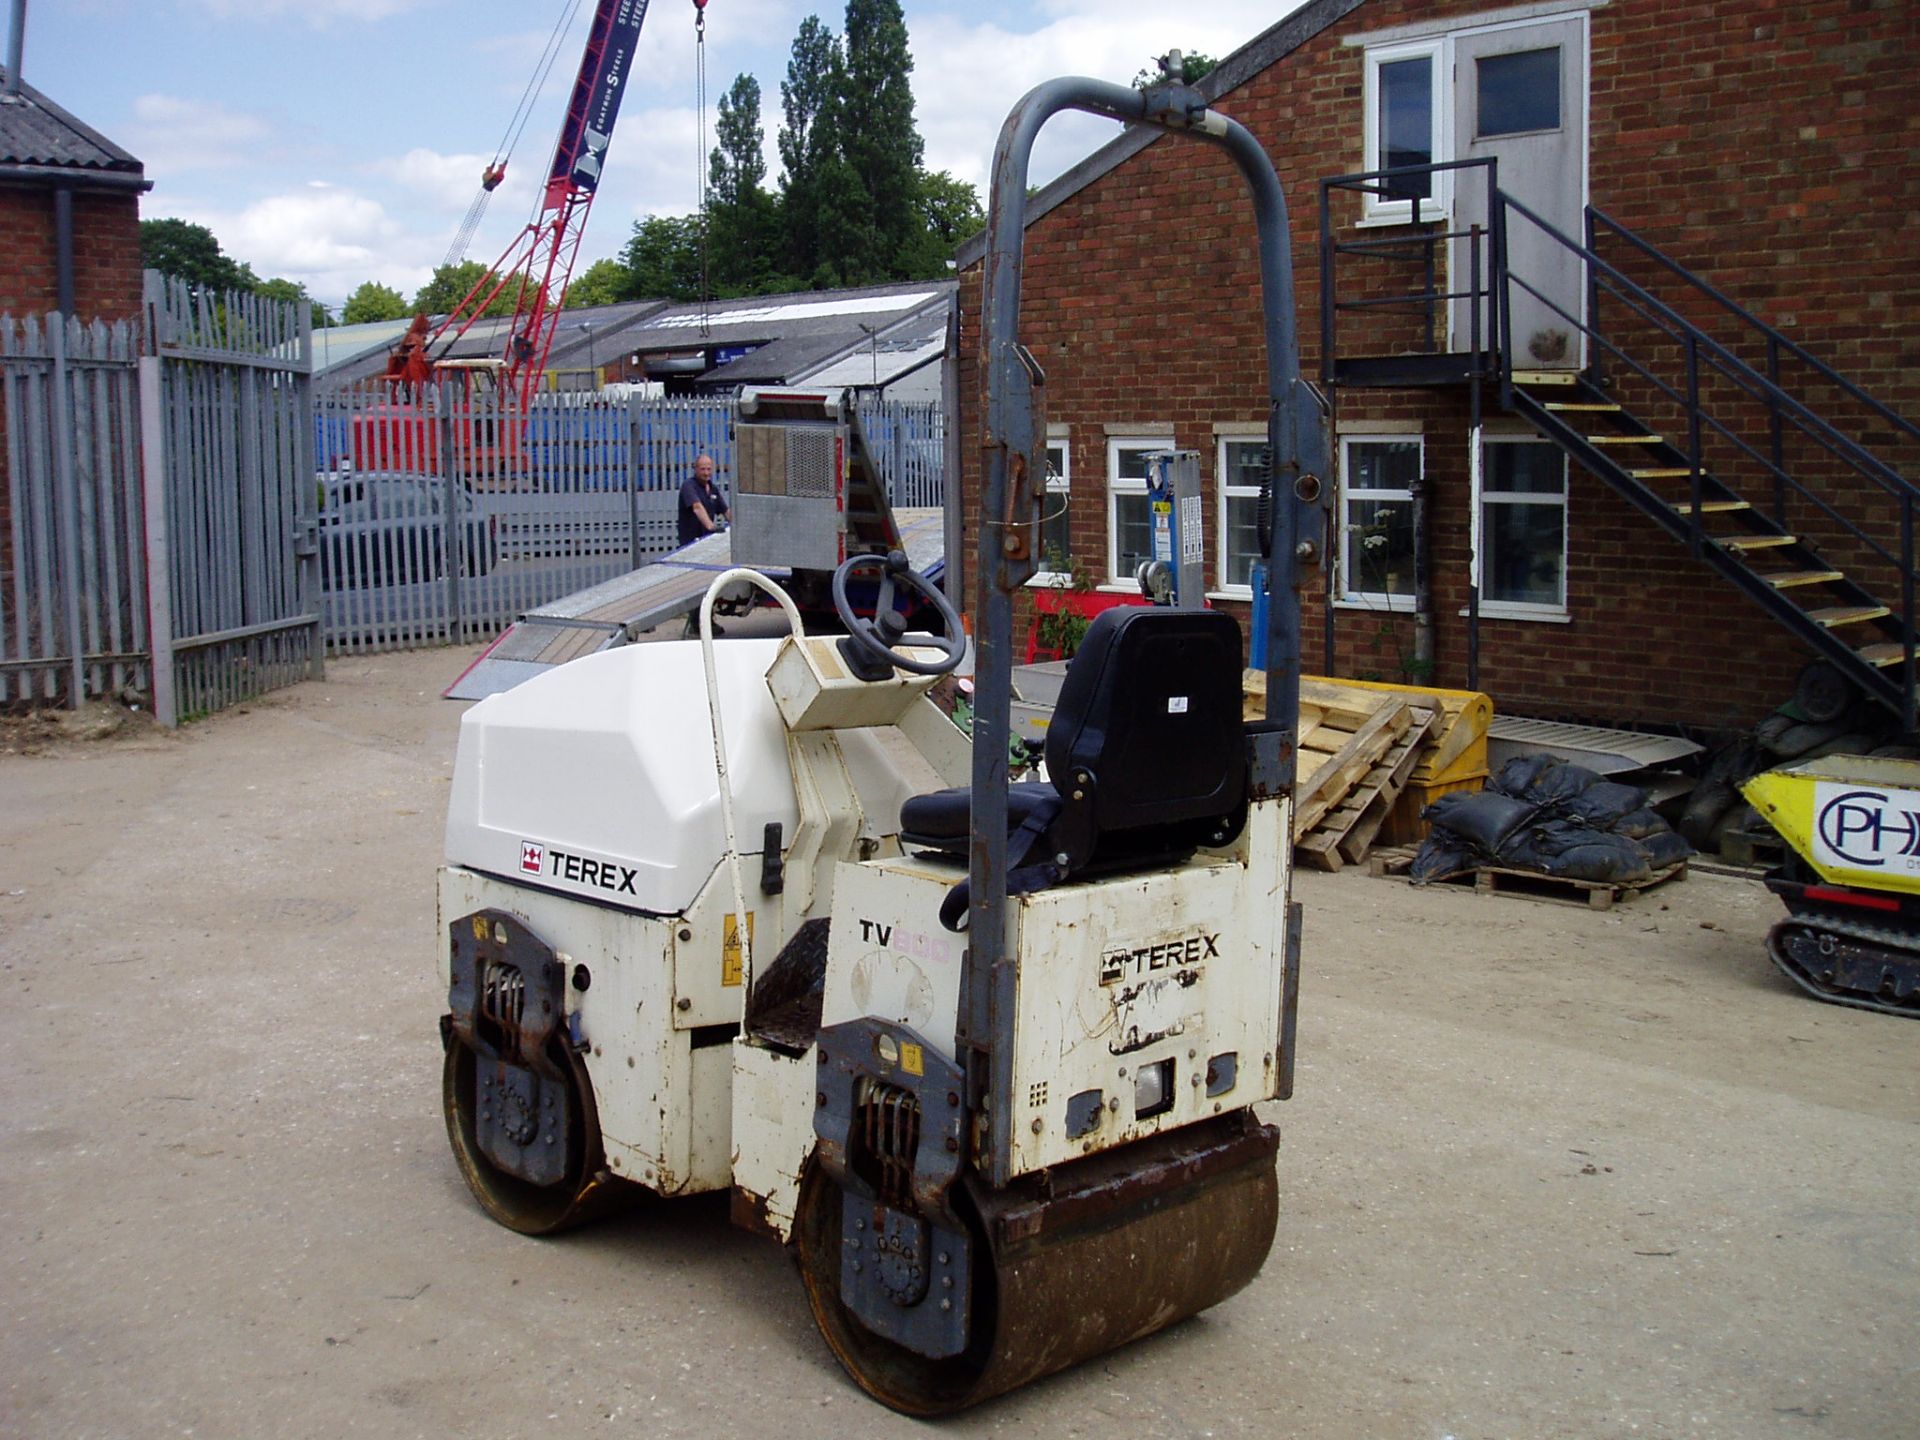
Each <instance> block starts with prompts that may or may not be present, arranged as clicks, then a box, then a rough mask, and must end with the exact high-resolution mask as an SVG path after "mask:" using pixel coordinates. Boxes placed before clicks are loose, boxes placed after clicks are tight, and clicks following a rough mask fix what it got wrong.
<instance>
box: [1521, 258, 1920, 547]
mask: <svg viewBox="0 0 1920 1440" xmlns="http://www.w3.org/2000/svg"><path fill="white" fill-rule="evenodd" d="M1507 279H1508V281H1509V282H1510V283H1512V284H1515V285H1518V286H1519V287H1520V288H1521V289H1523V290H1525V291H1526V292H1527V293H1528V294H1529V295H1531V296H1533V297H1534V298H1535V299H1536V300H1538V301H1540V303H1541V304H1543V305H1545V306H1546V307H1547V309H1549V310H1551V311H1552V312H1553V313H1554V314H1556V315H1558V316H1559V317H1560V318H1561V319H1563V320H1565V321H1567V322H1568V323H1570V324H1571V325H1573V326H1574V328H1576V329H1578V330H1580V331H1581V332H1582V333H1583V334H1585V335H1587V336H1588V337H1589V338H1590V339H1591V340H1593V342H1594V343H1595V344H1597V345H1599V346H1600V347H1601V348H1603V349H1604V350H1605V351H1606V352H1607V354H1609V355H1610V356H1612V357H1613V358H1614V359H1616V360H1617V361H1619V363H1621V364H1622V365H1625V366H1626V367H1627V368H1628V369H1629V370H1631V371H1632V372H1633V373H1634V374H1635V375H1637V376H1639V377H1640V378H1641V379H1642V380H1644V381H1646V382H1647V384H1649V385H1651V386H1652V387H1653V388H1654V389H1655V390H1657V391H1659V392H1660V393H1661V394H1662V395H1665V396H1666V397H1667V399H1669V400H1671V401H1672V402H1673V403H1674V404H1676V405H1678V406H1680V407H1681V408H1682V409H1683V410H1686V411H1688V412H1689V414H1690V415H1693V416H1695V417H1697V421H1698V423H1700V424H1704V425H1707V426H1709V427H1710V428H1711V429H1712V430H1713V431H1714V432H1715V433H1716V434H1718V435H1719V436H1720V437H1721V438H1722V439H1724V440H1725V441H1726V442H1727V443H1728V444H1729V445H1731V446H1733V447H1734V449H1736V450H1738V451H1739V452H1741V453H1742V454H1744V455H1745V456H1746V457H1747V458H1748V459H1750V460H1752V461H1754V462H1755V463H1756V464H1758V465H1759V466H1760V467H1761V468H1762V469H1763V470H1766V471H1767V472H1768V473H1770V474H1771V475H1772V476H1773V477H1774V479H1775V480H1776V481H1779V482H1782V483H1784V484H1785V485H1787V486H1789V487H1790V488H1791V489H1792V490H1793V492H1794V493H1795V494H1796V495H1798V496H1799V497H1800V498H1801V500H1803V501H1804V502H1806V503H1807V504H1809V505H1811V506H1813V508H1814V509H1816V510H1818V511H1819V512H1820V513H1821V514H1822V515H1824V516H1826V517H1827V518H1828V519H1829V520H1831V521H1833V522H1834V523H1835V524H1836V525H1838V526H1839V527H1840V528H1841V529H1842V530H1845V531H1846V532H1847V533H1848V534H1850V535H1852V536H1853V537H1854V538H1855V539H1856V540H1858V541H1859V543H1861V544H1862V545H1865V546H1866V547H1867V548H1868V549H1869V550H1871V551H1872V552H1873V553H1874V554H1876V555H1878V556H1879V557H1880V558H1881V559H1883V560H1885V561H1886V562H1887V563H1888V564H1890V565H1892V566H1894V567H1895V568H1896V569H1900V570H1905V569H1908V568H1909V567H1910V566H1911V563H1912V562H1911V561H1910V560H1903V559H1901V558H1900V557H1899V556H1896V555H1895V554H1894V553H1893V551H1892V550H1890V549H1888V548H1887V547H1886V546H1885V545H1883V544H1881V543H1880V542H1879V541H1878V540H1876V539H1874V538H1873V536H1872V535H1871V534H1870V533H1868V532H1867V531H1866V530H1864V529H1862V528H1861V527H1860V526H1859V524H1858V523H1857V522H1856V521H1854V520H1853V519H1851V518H1850V517H1848V516H1846V515H1844V514H1842V513H1841V512H1840V511H1839V510H1837V509H1835V508H1834V507H1833V506H1832V505H1831V504H1829V503H1828V502H1827V500H1825V499H1824V498H1823V497H1822V496H1821V495H1820V493H1819V492H1818V491H1815V490H1811V489H1809V488H1808V487H1807V486H1806V485H1804V484H1802V483H1801V482H1800V481H1799V480H1798V479H1796V478H1795V477H1794V475H1793V474H1792V473H1791V472H1789V471H1787V470H1784V469H1782V468H1781V467H1780V466H1779V465H1777V464H1775V463H1774V461H1773V460H1772V458H1771V457H1769V456H1767V455H1763V454H1761V453H1760V451H1758V450H1757V449H1755V448H1754V447H1753V446H1752V445H1751V444H1750V443H1748V442H1747V440H1745V439H1744V438H1743V437H1742V436H1741V435H1740V434H1739V433H1738V432H1737V431H1735V430H1734V429H1733V428H1732V427H1731V426H1729V425H1728V424H1726V422H1725V421H1723V420H1721V419H1720V418H1719V417H1718V416H1715V415H1712V414H1709V413H1707V412H1706V411H1705V410H1704V409H1703V408H1702V407H1701V406H1700V404H1699V401H1698V399H1697V398H1689V396H1688V395H1685V394H1682V393H1681V392H1680V391H1679V390H1678V389H1676V388H1675V387H1674V386H1673V385H1671V384H1669V383H1668V382H1667V381H1666V380H1663V379H1662V378H1661V377H1660V376H1659V375H1657V374H1655V373H1654V372H1653V371H1652V370H1649V369H1648V368H1647V367H1646V366H1645V365H1643V364H1641V363H1640V362H1639V361H1638V360H1636V359H1635V358H1634V357H1633V356H1632V355H1631V354H1630V353H1628V352H1627V351H1626V350H1624V349H1622V348H1621V347H1620V346H1618V345H1616V344H1615V343H1614V342H1613V341H1612V340H1609V339H1608V338H1607V337H1606V336H1605V335H1604V334H1602V333H1601V332H1600V331H1598V330H1595V329H1593V328H1592V327H1591V326H1589V325H1587V324H1586V323H1584V322H1583V321H1582V320H1581V319H1580V318H1579V317H1578V316H1576V315H1574V314H1573V313H1572V312H1570V311H1569V310H1567V309H1566V308H1565V307H1564V306H1563V305H1561V304H1560V303H1559V302H1558V301H1557V300H1555V299H1554V297H1553V296H1551V295H1549V294H1547V293H1546V292H1545V291H1543V290H1541V289H1539V288H1538V287H1536V286H1535V285H1533V284H1531V283H1530V282H1529V281H1527V280H1526V278H1525V277H1523V276H1520V275H1509V276H1508V277H1507ZM1622 298H1623V299H1625V300H1626V302H1627V303H1628V304H1629V305H1633V297H1632V296H1623V297H1622ZM1634 308H1635V309H1636V310H1638V307H1637V306H1635V307H1634ZM1641 313H1645V314H1646V318H1647V319H1648V320H1649V321H1650V322H1651V323H1653V324H1654V325H1655V326H1656V328H1658V329H1659V330H1660V331H1661V333H1662V334H1664V335H1667V336H1668V337H1669V338H1671V339H1674V340H1678V341H1681V342H1683V343H1689V342H1690V350H1691V352H1692V354H1693V356H1694V359H1695V363H1696V364H1697V361H1698V354H1699V346H1698V343H1697V342H1698V341H1699V340H1700V339H1701V338H1703V337H1702V336H1701V335H1700V333H1699V332H1698V331H1697V330H1694V331H1693V332H1692V333H1691V335H1689V334H1688V333H1685V332H1676V331H1674V330H1672V329H1669V328H1668V327H1666V326H1665V325H1662V324H1661V323H1660V320H1661V317H1660V316H1658V315H1654V314H1651V313H1647V312H1641ZM1679 323H1681V324H1683V325H1684V324H1685V323H1686V322H1684V321H1681V322H1679ZM1722 373H1726V372H1722ZM1728 378H1729V379H1730V380H1732V381H1733V382H1734V383H1735V384H1736V385H1738V384H1739V383H1740V377H1739V376H1738V375H1732V374H1728ZM1748 393H1751V392H1748ZM1754 398H1755V399H1765V398H1766V397H1764V396H1754ZM1813 438H1815V439H1817V440H1818V439H1821V437H1818V436H1815V437H1813ZM1822 443H1824V441H1823V442H1822ZM1684 448H1686V449H1687V450H1688V458H1689V460H1690V461H1691V460H1692V459H1693V458H1694V453H1695V451H1696V450H1697V448H1698V445H1697V441H1692V440H1690V441H1689V444H1688V446H1686V447H1684ZM1838 458H1840V459H1841V460H1842V461H1843V462H1844V461H1846V457H1845V456H1839V457H1838ZM1855 468H1857V467H1855ZM1701 474H1702V472H1701V470H1700V468H1699V467H1698V465H1697V464H1696V465H1695V468H1694V485H1693V492H1694V493H1693V503H1692V504H1691V505H1690V506H1689V507H1688V508H1687V509H1686V510H1684V511H1683V512H1682V513H1683V514H1685V515H1687V517H1688V519H1689V521H1690V522H1691V526H1692V530H1693V533H1694V538H1695V542H1696V545H1697V543H1698V539H1699V536H1700V534H1701V533H1702V532H1701V528H1700V517H1701V514H1702V511H1701V510H1700V500H1701V497H1700V494H1699V488H1700V487H1699V480H1700V477H1701ZM1869 478H1871V479H1874V480H1875V481H1876V483H1878V477H1869ZM1886 493H1887V494H1888V495H1889V496H1890V498H1893V499H1895V500H1898V501H1899V502H1900V503H1901V504H1902V506H1903V507H1910V506H1911V504H1912V503H1913V500H1914V496H1912V495H1905V494H1900V493H1898V492H1895V491H1892V490H1888V491H1887V492H1886Z"/></svg>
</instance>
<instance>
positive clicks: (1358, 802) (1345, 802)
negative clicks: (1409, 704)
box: [1294, 708, 1436, 870]
mask: <svg viewBox="0 0 1920 1440" xmlns="http://www.w3.org/2000/svg"><path fill="white" fill-rule="evenodd" d="M1435 722H1436V716H1435V714H1434V712H1433V711H1431V710H1421V709H1417V708H1416V709H1413V710H1412V712H1411V719H1410V721H1409V723H1408V725H1407V728H1406V730H1405V731H1403V732H1402V733H1401V735H1400V736H1399V738H1398V739H1396V740H1395V741H1394V742H1393V744H1392V745H1391V746H1390V747H1389V748H1388V749H1387V752H1386V754H1384V755H1383V756H1381V758H1380V759H1379V761H1378V762H1376V763H1375V764H1374V766H1373V768H1372V769H1370V770H1368V771H1367V773H1366V774H1365V776H1363V777H1362V778H1361V780H1360V783H1359V784H1357V785H1355V786H1354V787H1353V789H1351V790H1350V791H1348V792H1347V794H1346V796H1345V798H1344V799H1342V800H1341V801H1340V803H1339V804H1338V805H1337V806H1335V807H1334V808H1333V809H1332V810H1331V811H1328V812H1326V813H1325V814H1324V815H1323V817H1322V818H1321V819H1320V821H1319V822H1318V823H1317V824H1315V825H1314V826H1313V828H1312V829H1311V830H1309V831H1308V832H1307V833H1306V834H1305V835H1303V836H1302V837H1301V838H1300V839H1299V840H1298V841H1297V842H1296V843H1295V845H1294V854H1295V856H1296V857H1297V858H1299V859H1300V860H1302V861H1304V862H1305V863H1307V864H1309V865H1312V866H1315V867H1316V868H1318V869H1321V870H1338V869H1340V867H1341V866H1342V865H1357V864H1359V863H1360V861H1362V860H1364V859H1366V858H1367V852H1368V851H1369V850H1370V849H1371V848H1372V847H1373V840H1374V837H1375V836H1376V835H1378V834H1379V833H1380V827H1381V826H1382V825H1384V824H1386V822H1387V816H1388V815H1390V814H1392V812H1393V806H1394V802H1395V801H1397V800H1398V799H1399V798H1400V795H1401V792H1402V791H1404V790H1405V789H1406V788H1407V782H1408V780H1409V779H1410V778H1411V777H1412V775H1413V771H1414V767H1415V765H1416V764H1418V762H1419V760H1420V756H1421V754H1422V753H1423V751H1424V749H1425V747H1426V746H1427V744H1428V741H1429V739H1430V737H1431V735H1432V733H1433V726H1434V724H1435Z"/></svg>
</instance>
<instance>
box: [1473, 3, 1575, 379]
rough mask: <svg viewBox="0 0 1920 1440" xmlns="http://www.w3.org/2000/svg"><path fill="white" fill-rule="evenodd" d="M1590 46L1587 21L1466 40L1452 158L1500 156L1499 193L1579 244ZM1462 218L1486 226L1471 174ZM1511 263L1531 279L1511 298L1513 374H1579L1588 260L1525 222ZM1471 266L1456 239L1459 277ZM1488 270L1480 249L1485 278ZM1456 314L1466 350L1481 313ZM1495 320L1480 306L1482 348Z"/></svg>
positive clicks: (1513, 238)
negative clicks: (1475, 318) (1583, 261)
mask: <svg viewBox="0 0 1920 1440" xmlns="http://www.w3.org/2000/svg"><path fill="white" fill-rule="evenodd" d="M1586 40H1587V33H1586V21H1585V18H1584V17H1575V18H1571V19H1558V20H1546V21H1538V22H1534V23H1531V24H1525V25H1511V26H1503V27H1502V28H1500V29H1497V30H1485V31H1480V32H1477V33H1474V32H1469V33H1467V34H1464V35H1459V36H1457V37H1455V40H1454V46H1453V55H1454V72H1453V89H1454V93H1453V101H1454V105H1453V114H1454V127H1455V134H1454V153H1455V154H1456V155H1457V156H1459V157H1460V158H1461V159H1463V160H1465V159H1478V158H1481V157H1484V156H1493V157H1495V158H1496V159H1497V160H1498V161H1499V166H1498V170H1499V184H1500V188H1501V189H1502V190H1504V191H1506V192H1507V194H1509V195H1511V196H1512V197H1513V198H1514V199H1516V200H1518V201H1519V202H1520V203H1521V204H1523V205H1525V206H1526V207H1527V208H1528V209H1529V210H1532V211H1533V212H1534V213H1535V214H1537V215H1539V216H1540V217H1541V218H1542V219H1543V220H1545V221H1546V222H1547V223H1548V224H1550V225H1552V226H1553V227H1554V228H1555V229H1557V230H1559V231H1560V232H1561V233H1562V234H1563V235H1566V236H1567V237H1569V238H1570V239H1573V240H1579V239H1580V238H1581V230H1582V225H1581V212H1582V208H1583V207H1584V205H1585V204H1586V190H1587V130H1586V119H1587V44H1586ZM1455 222H1456V228H1457V229H1459V230H1462V231H1465V230H1467V229H1468V228H1469V227H1471V226H1473V225H1475V224H1478V225H1481V226H1485V225H1486V224H1487V187H1486V186H1485V185H1484V184H1483V183H1481V182H1480V181H1478V180H1477V179H1471V178H1467V177H1464V176H1463V177H1462V179H1461V181H1460V185H1459V194H1458V196H1457V203H1456V207H1455ZM1507 258H1508V266H1509V269H1510V270H1511V272H1512V274H1513V275H1514V277H1515V279H1516V280H1517V281H1522V282H1524V283H1523V284H1515V285H1513V286H1512V287H1511V289H1510V292H1509V293H1510V295H1511V297H1512V305H1513V321H1512V323H1513V364H1514V367H1515V368H1516V369H1521V370H1528V369H1535V370H1554V369H1578V368H1579V367H1580V365H1581V363H1582V355H1583V351H1584V346H1583V344H1582V336H1581V334H1580V329H1579V324H1578V322H1579V321H1580V320H1581V319H1583V318H1584V316H1583V307H1584V303H1585V300H1584V294H1585V291H1584V286H1583V285H1582V283H1581V282H1582V276H1581V267H1580V261H1579V258H1578V257H1577V256H1576V255H1574V254H1573V253H1571V252H1570V251H1569V250H1567V249H1566V248H1565V247H1564V246H1562V245H1561V244H1560V243H1559V242H1558V241H1556V240H1554V239H1553V238H1552V237H1551V236H1549V235H1548V234H1546V233H1545V232H1544V231H1542V230H1541V229H1540V228H1539V227H1538V226H1537V225H1535V224H1533V223H1532V222H1531V221H1529V220H1527V219H1526V218H1525V217H1523V216H1519V215H1513V216H1511V217H1510V219H1509V222H1508V228H1507ZM1468 260H1469V244H1468V242H1467V241H1465V240H1456V241H1454V242H1453V262H1452V273H1453V274H1454V275H1455V276H1456V277H1459V280H1460V281H1464V280H1465V278H1466V276H1467V275H1468V273H1469V268H1468ZM1488 263H1489V262H1488V255H1487V249H1486V246H1484V245H1483V246H1482V254H1481V265H1482V273H1483V275H1484V274H1485V273H1486V269H1487V267H1488ZM1453 288H1455V289H1466V288H1468V287H1467V286H1466V285H1465V284H1464V283H1456V284H1455V285H1454V287H1453ZM1534 292H1538V293H1534ZM1452 310H1453V316H1452V322H1453V323H1452V344H1453V348H1454V349H1455V350H1465V349H1468V348H1469V346H1470V344H1471V339H1472V336H1471V331H1470V328H1469V327H1470V324H1471V321H1472V311H1471V309H1470V308H1469V305H1468V302H1466V301H1456V302H1455V303H1454V305H1453V307H1452ZM1488 324H1489V321H1488V317H1487V315H1486V313H1485V312H1484V310H1483V312H1482V314H1481V317H1480V326H1481V329H1480V336H1481V343H1482V344H1483V345H1486V344H1492V343H1494V340H1495V338H1496V337H1493V336H1491V335H1490V334H1489V333H1488V328H1487V327H1488Z"/></svg>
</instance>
